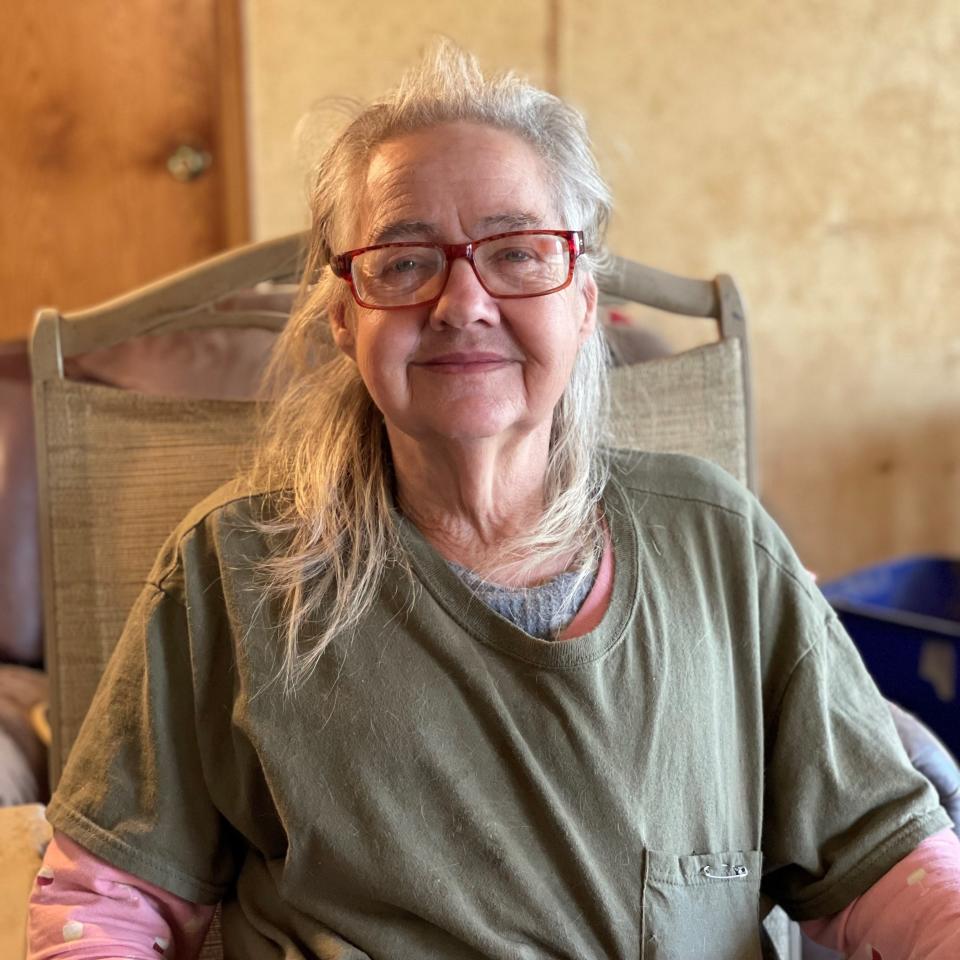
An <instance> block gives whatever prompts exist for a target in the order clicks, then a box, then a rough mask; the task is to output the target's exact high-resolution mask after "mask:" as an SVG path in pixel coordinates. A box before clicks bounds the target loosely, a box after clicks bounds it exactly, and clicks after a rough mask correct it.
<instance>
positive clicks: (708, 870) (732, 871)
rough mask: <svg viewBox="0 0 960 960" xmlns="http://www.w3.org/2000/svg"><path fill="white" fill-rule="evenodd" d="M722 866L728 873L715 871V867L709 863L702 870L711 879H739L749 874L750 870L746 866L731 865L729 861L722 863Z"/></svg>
mask: <svg viewBox="0 0 960 960" xmlns="http://www.w3.org/2000/svg"><path fill="white" fill-rule="evenodd" d="M720 866H721V867H722V868H723V869H724V870H727V871H729V872H728V873H714V871H713V868H712V867H711V866H710V864H709V863H708V864H707V865H706V866H705V867H704V868H703V869H702V870H701V871H700V872H701V873H702V874H703V875H704V876H705V877H709V878H710V879H711V880H739V879H740V878H741V877H745V876H747V874H748V873H750V871H749V870H748V869H747V868H746V867H744V866H736V867H731V866H730V864H729V863H721V864H720Z"/></svg>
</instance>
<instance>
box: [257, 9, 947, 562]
mask: <svg viewBox="0 0 960 960" xmlns="http://www.w3.org/2000/svg"><path fill="white" fill-rule="evenodd" d="M334 9H335V11H336V14H335V16H334V15H332V13H331V11H332V10H334ZM478 9H482V11H483V15H482V16H480V15H477V14H475V13H474V12H473V11H476V10H478ZM246 12H247V26H248V57H249V59H248V63H249V83H250V103H251V154H252V157H253V163H254V170H253V195H254V222H255V225H256V226H255V229H256V232H257V234H258V235H259V236H270V235H274V234H277V233H280V232H284V231H286V230H290V229H294V228H296V227H297V226H299V225H301V224H302V223H303V222H304V216H305V214H304V207H303V202H302V187H301V184H302V177H301V174H300V173H299V172H298V169H297V165H296V162H295V159H294V157H295V153H294V150H293V147H292V131H293V128H294V126H295V125H296V123H297V120H298V118H299V117H300V116H301V114H302V113H303V112H304V111H305V110H306V109H307V108H308V107H309V106H310V104H311V102H313V101H315V100H316V99H318V98H322V97H327V96H332V95H336V96H342V95H347V94H353V95H356V96H359V97H361V98H362V97H368V96H371V95H374V94H376V93H379V92H380V91H382V90H383V89H384V88H385V87H387V86H388V85H390V84H391V83H392V82H393V81H394V80H395V79H396V77H397V75H398V73H399V71H400V70H401V69H402V68H403V66H404V65H406V64H408V63H409V62H411V61H412V60H413V59H414V58H415V57H416V55H417V53H418V51H419V50H420V49H422V47H423V45H424V43H425V42H426V41H427V39H428V37H429V36H430V34H432V33H437V32H441V33H446V34H448V35H450V36H452V37H454V38H455V39H457V40H458V41H460V42H461V43H463V44H464V45H465V46H467V47H469V48H470V49H472V50H474V51H475V52H476V53H477V54H478V55H479V56H480V58H481V59H482V60H483V62H484V63H485V65H487V66H488V67H491V68H495V69H496V68H501V67H507V66H512V67H516V68H518V69H520V70H521V71H523V72H526V73H527V74H528V75H529V76H531V78H532V79H533V80H534V81H536V82H538V83H542V84H547V85H549V86H551V87H553V88H555V89H557V91H558V92H559V93H561V94H562V95H563V96H565V97H568V98H569V99H571V100H572V101H573V102H574V103H576V104H578V105H579V106H580V107H581V108H582V109H584V110H585V112H586V114H587V117H588V120H589V122H590V125H591V129H592V131H593V135H594V138H595V143H596V149H597V153H598V155H599V157H600V161H601V166H602V168H603V169H604V172H605V173H606V175H607V176H608V178H609V179H610V181H611V183H612V185H613V188H614V193H615V196H616V198H617V214H616V217H615V220H614V223H613V227H612V236H611V239H612V244H613V246H614V249H616V250H617V252H620V253H624V254H626V255H629V256H632V257H635V258H638V259H641V260H644V261H646V262H648V263H651V264H653V265H656V266H659V267H662V268H665V269H669V270H673V271H675V272H680V273H691V274H702V275H711V274H713V273H716V272H720V271H723V272H728V273H732V274H733V275H734V276H735V277H736V278H737V280H738V282H739V284H740V286H741V288H742V290H743V292H744V294H745V295H746V298H747V300H748V304H749V307H750V310H751V313H750V320H751V324H752V337H753V345H754V364H755V383H756V399H757V419H758V426H759V442H760V462H761V472H762V482H763V492H764V500H765V502H766V503H767V505H768V506H769V507H770V508H771V509H772V510H773V512H774V514H775V515H776V516H777V517H778V519H779V520H780V521H781V523H782V524H783V525H784V527H785V528H786V529H787V531H788V533H789V534H790V536H791V538H792V539H793V541H794V542H795V544H796V545H797V547H798V549H799V551H800V553H801V555H802V557H803V559H804V560H805V562H806V563H807V564H808V565H810V566H812V567H814V568H815V569H817V570H819V571H820V572H821V574H823V575H825V576H829V575H832V574H835V573H838V572H841V571H843V570H846V569H850V568H853V567H856V566H860V565H863V564H866V563H868V562H871V561H875V560H880V559H883V558H885V557H888V556H891V555H893V554H899V553H904V552H910V551H918V552H919V551H922V552H933V551H949V552H952V553H957V554H960V496H958V495H960V316H958V314H960V215H958V214H960V209H958V208H960V7H958V6H957V5H956V3H955V2H953V0H919V2H914V3H912V4H909V5H907V4H902V3H900V2H897V0H845V2H844V3H834V2H824V0H805V2H801V3H797V4H772V3H769V2H768V0H733V2H731V3H727V4H716V3H711V2H708V0H687V2H685V3H683V4H665V3H661V2H659V0H642V2H630V0H622V2H614V0H607V2H601V3H592V4H583V3H575V2H571V0H552V2H551V0H541V2H530V0H513V2H503V0H494V2H492V3H491V2H488V3H486V4H484V5H483V6H482V7H481V8H478V7H477V6H476V5H475V4H450V3H448V2H442V0H433V2H419V3H412V2H407V3H405V4H400V5H398V4H394V3H380V2H376V3H370V2H360V3H357V4H355V5H354V6H353V7H351V6H349V5H336V6H334V5H333V4H330V3H319V2H316V0H269V2H268V0H247V11H246ZM678 322H680V321H678Z"/></svg>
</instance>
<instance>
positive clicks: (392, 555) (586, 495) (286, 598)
mask: <svg viewBox="0 0 960 960" xmlns="http://www.w3.org/2000/svg"><path fill="white" fill-rule="evenodd" d="M457 121H470V122H475V123H481V124H485V125H489V126H492V127H496V128H498V129H502V130H505V131H508V132H510V133H512V134H514V135H515V136H517V137H519V138H521V139H522V140H524V141H526V142H527V143H529V144H531V145H532V146H533V148H534V149H535V151H536V152H537V154H538V155H539V157H540V158H541V162H542V163H543V164H544V167H545V170H546V175H547V177H548V179H549V183H550V186H551V189H552V191H553V200H554V206H555V208H556V211H557V212H558V214H560V215H561V216H562V217H563V221H564V225H565V226H567V227H568V228H571V229H581V230H583V232H584V237H585V247H586V254H585V255H584V256H582V257H581V258H580V260H579V261H578V263H577V280H576V282H579V283H582V282H583V278H584V274H585V273H586V272H593V271H595V270H596V269H597V267H598V265H600V264H601V262H602V259H603V257H604V256H605V254H604V245H603V244H604V235H605V231H606V225H607V220H608V217H609V212H610V195H609V190H608V188H607V186H606V184H605V183H604V181H603V179H602V178H601V176H600V174H599V172H598V170H597V166H596V162H595V161H594V158H593V155H592V153H591V150H590V143H589V139H588V136H587V131H586V125H585V123H584V121H583V118H582V117H581V115H580V114H579V113H578V112H577V111H576V110H574V109H573V108H571V107H570V106H568V105H567V104H565V103H563V101H561V100H559V99H558V98H557V97H555V96H553V95H552V94H549V93H546V92H545V91H543V90H540V89H538V88H536V87H534V86H533V85H531V84H530V83H528V82H526V81H524V80H522V79H521V78H519V77H517V76H516V75H514V74H512V73H510V74H505V75H503V76H498V77H494V78H490V79H488V78H486V77H484V75H483V73H482V72H481V70H480V67H479V65H478V64H477V61H476V60H475V59H474V58H473V57H472V56H470V55H469V54H467V53H465V52H464V51H462V50H461V49H459V48H458V47H456V46H455V45H454V44H452V43H450V42H448V41H441V42H439V43H437V44H436V45H435V46H434V47H433V48H432V50H431V51H430V52H429V53H428V55H427V56H426V57H425V58H424V59H423V61H422V62H421V63H420V64H419V65H418V66H417V67H415V68H414V69H413V70H411V71H410V72H409V73H407V74H406V75H405V76H404V77H403V79H402V81H401V83H400V85H399V86H398V87H397V88H396V90H394V91H393V92H392V93H390V94H388V95H387V96H386V97H384V98H382V99H380V100H378V101H376V102H375V103H373V104H371V105H370V106H368V107H367V108H366V109H364V110H363V111H362V112H360V113H359V114H358V115H357V116H356V117H355V118H354V119H353V120H352V121H351V122H350V123H349V124H348V125H347V127H346V129H345V130H344V131H343V132H342V133H341V134H340V135H339V137H337V139H336V140H335V141H334V142H333V143H332V145H331V146H330V147H329V148H328V149H327V150H326V152H325V153H324V154H323V156H322V157H321V158H320V160H319V162H318V163H317V165H316V167H315V169H314V171H313V176H312V190H311V198H310V199H311V209H312V221H313V225H312V229H311V232H310V247H309V251H308V254H307V262H306V269H305V271H304V283H303V287H302V289H301V293H300V296H299V299H298V303H297V306H296V308H295V309H294V311H293V315H292V316H291V318H290V321H289V323H288V324H287V326H286V328H285V330H284V332H283V334H282V335H281V337H280V339H279V341H278V343H277V346H276V349H275V351H274V356H273V360H272V362H271V367H270V370H269V373H268V381H267V382H268V391H269V395H270V396H271V397H272V398H273V401H274V402H273V403H272V404H271V405H270V407H269V408H268V409H267V415H266V417H265V419H264V422H263V424H262V428H261V435H260V439H259V444H258V449H257V455H256V459H255V463H254V466H253V470H252V478H253V480H254V482H255V483H257V484H258V485H259V486H260V488H261V489H268V490H270V491H271V492H272V493H271V502H270V504H269V508H268V509H267V510H266V511H265V513H264V517H263V518H262V519H261V521H260V525H261V528H262V529H263V531H264V532H265V533H266V534H268V537H269V541H270V542H271V543H272V544H274V545H275V547H274V550H273V553H272V554H271V556H270V558H269V559H268V560H267V561H266V562H265V564H264V566H263V569H262V573H263V575H264V586H265V594H264V596H265V598H266V599H272V600H276V601H279V603H280V609H281V620H280V629H281V634H282V636H281V647H282V650H283V657H282V664H281V667H280V669H279V670H278V679H279V680H281V681H282V683H283V685H284V687H285V689H286V690H287V691H288V692H292V691H294V690H296V689H297V688H298V687H299V686H300V685H301V684H302V682H303V681H304V680H305V679H306V678H307V677H308V676H309V675H310V673H311V672H312V670H313V668H314V667H315V665H316V663H317V660H318V658H319V657H320V655H321V654H322V652H323V650H324V648H325V647H326V646H327V644H328V643H330V641H331V640H333V639H334V637H336V636H337V635H338V634H341V633H343V632H345V631H347V632H349V631H351V630H352V629H353V628H355V627H356V625H357V624H358V622H359V621H360V620H361V618H362V617H363V615H364V614H365V612H366V611H367V610H368V609H369V608H370V606H371V604H372V602H373V601H374V599H375V597H376V595H377V591H378V588H379V586H380V583H381V578H382V576H383V571H384V570H385V569H387V568H388V567H390V566H394V567H400V568H401V569H402V570H404V571H405V572H406V573H407V574H408V575H409V576H410V577H411V578H412V576H413V575H412V571H411V570H410V567H409V564H408V561H407V559H406V553H405V551H404V550H403V548H402V547H401V544H400V540H399V535H398V529H397V523H396V520H395V516H396V514H395V512H394V510H395V508H394V500H393V492H392V479H391V476H392V474H391V460H390V451H389V445H388V442H387V438H386V430H385V427H384V422H383V416H382V414H381V413H380V411H379V410H378V409H377V407H376V406H375V405H374V403H373V401H372V399H371V398H370V394H369V393H368V392H367V389H366V387H365V386H364V383H363V381H362V380H361V378H360V375H359V373H358V370H357V367H356V364H355V363H354V362H353V361H352V360H351V359H349V358H348V357H346V356H345V355H343V354H340V353H339V352H338V351H336V350H335V348H333V346H332V341H331V338H330V333H329V328H328V323H327V320H326V316H327V315H328V314H329V312H330V310H331V309H332V308H334V307H336V308H337V309H341V310H349V309H353V304H352V301H351V300H350V293H349V290H348V288H347V285H346V284H344V283H343V282H342V281H340V280H338V279H337V278H335V277H333V276H332V274H331V272H330V270H329V269H327V268H326V263H327V261H328V259H329V257H330V256H331V254H333V253H338V252H340V251H342V250H344V249H346V245H347V244H348V242H349V240H348V237H349V231H350V229H351V227H352V226H354V223H353V220H352V219H351V218H352V217H354V216H355V206H356V197H357V196H358V195H359V194H358V190H359V189H361V185H362V182H363V178H364V176H365V174H366V170H367V166H368V165H369V162H370V158H371V156H372V154H373V152H374V151H375V150H376V148H377V147H378V146H379V145H381V144H383V143H384V142H386V141H388V140H392V139H395V138H397V137H401V136H404V135H406V134H409V133H412V132H414V131H418V130H424V129H427V128H430V127H435V126H438V125H440V124H444V123H451V122H457ZM607 402H608V401H607V352H606V347H605V343H604V340H603V335H602V332H601V331H600V329H599V325H598V328H597V330H596V331H595V332H594V334H593V335H591V336H590V337H589V338H588V339H587V341H586V342H585V343H584V344H583V346H582V347H581V348H580V351H579V353H578V356H577V359H576V362H575V364H574V369H573V372H572V375H571V378H570V381H569V383H568V385H567V387H566V390H565V392H564V394H563V395H562V397H561V399H560V401H559V403H558V404H557V406H556V408H555V410H554V416H553V425H552V430H551V441H550V453H549V457H548V464H547V472H546V479H545V487H544V512H543V515H542V517H541V520H540V522H539V524H538V525H537V527H536V528H535V529H533V530H531V531H530V532H529V533H528V534H525V535H524V536H523V537H521V538H517V539H515V540H514V541H512V542H511V543H509V544H506V545H504V549H503V565H502V568H501V569H500V572H501V573H503V574H505V575H506V574H507V572H508V571H509V576H510V577H511V578H516V577H518V576H520V577H522V574H523V570H524V568H525V566H526V567H528V568H533V567H534V566H535V565H538V564H541V563H543V562H544V561H545V559H549V558H552V557H557V558H559V557H561V556H569V555H570V553H571V552H575V553H576V554H577V556H578V557H580V558H583V559H586V557H587V556H588V555H589V554H591V553H592V552H593V551H595V549H596V545H597V544H598V543H600V542H601V529H602V528H601V520H600V518H599V510H598V504H599V498H600V495H601V492H602V490H603V487H604V485H605V483H606V477H607V465H606V459H605V457H604V455H603V452H602V443H603V441H604V439H605V438H606V433H607V431H606V420H607ZM591 569H592V564H587V563H582V564H581V571H582V576H583V577H586V576H589V575H590V573H591ZM484 575H485V576H486V577H487V578H488V579H491V580H494V581H496V580H497V571H493V572H491V571H484ZM576 587H577V584H574V586H573V587H572V589H574V590H575V589H576ZM306 636H309V641H307V640H305V637H306Z"/></svg>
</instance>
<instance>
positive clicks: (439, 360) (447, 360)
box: [414, 352, 515, 373]
mask: <svg viewBox="0 0 960 960" xmlns="http://www.w3.org/2000/svg"><path fill="white" fill-rule="evenodd" d="M514 362H515V361H514V360H511V359H510V358H509V357H504V356H502V355H501V354H499V353H487V352H477V353H444V354H442V355H441V356H438V357H431V358H430V359H429V360H420V361H418V362H417V363H415V364H414V366H417V367H424V368H425V369H427V370H431V371H433V372H434V373H486V372H488V371H490V370H496V369H498V368H500V367H503V366H506V364H508V363H514Z"/></svg>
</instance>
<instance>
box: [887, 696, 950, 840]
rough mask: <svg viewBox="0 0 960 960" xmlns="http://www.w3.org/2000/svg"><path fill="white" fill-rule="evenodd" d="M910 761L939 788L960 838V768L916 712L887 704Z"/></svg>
mask: <svg viewBox="0 0 960 960" xmlns="http://www.w3.org/2000/svg"><path fill="white" fill-rule="evenodd" d="M887 706H888V707H889V708H890V713H891V715H892V716H893V722H894V724H896V727H897V733H898V734H900V740H901V741H902V742H903V746H904V749H905V750H906V751H907V756H909V757H910V762H911V763H912V764H913V765H914V767H916V768H917V770H919V771H920V773H922V774H923V775H924V776H925V777H926V778H927V779H928V780H929V781H930V782H931V783H932V784H933V785H934V787H936V790H937V793H938V794H940V803H941V804H942V805H943V807H944V809H945V810H946V811H947V813H948V814H949V815H950V819H951V820H953V829H954V830H955V831H956V833H957V835H958V836H960V767H958V766H957V761H956V760H955V759H954V757H953V755H952V754H951V753H950V751H949V750H948V749H947V748H946V747H945V746H944V745H943V744H942V743H941V742H940V741H939V740H938V739H937V738H936V736H934V734H933V733H932V732H931V731H930V730H929V729H928V728H927V726H926V725H925V724H924V723H923V722H922V721H920V720H918V719H917V718H916V717H915V716H914V715H913V714H912V713H907V711H906V710H904V709H903V708H902V707H898V706H897V705H896V704H895V703H892V702H890V701H889V700H888V701H887Z"/></svg>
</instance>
